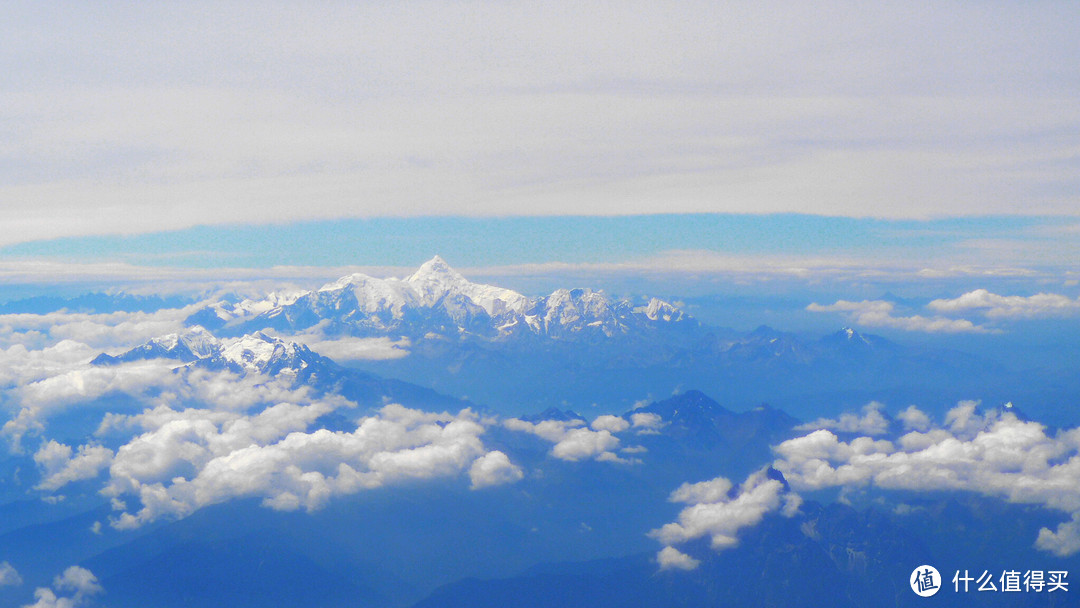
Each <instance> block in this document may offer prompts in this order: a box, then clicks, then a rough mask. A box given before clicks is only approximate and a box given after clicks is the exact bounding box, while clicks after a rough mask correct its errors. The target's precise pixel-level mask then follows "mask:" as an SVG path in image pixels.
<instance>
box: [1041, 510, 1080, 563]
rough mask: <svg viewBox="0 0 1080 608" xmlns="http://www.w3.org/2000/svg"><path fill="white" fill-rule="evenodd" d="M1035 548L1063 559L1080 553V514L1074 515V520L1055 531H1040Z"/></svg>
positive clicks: (1045, 529) (1061, 525) (1061, 524)
mask: <svg viewBox="0 0 1080 608" xmlns="http://www.w3.org/2000/svg"><path fill="white" fill-rule="evenodd" d="M1035 546H1036V547H1038V548H1039V549H1042V550H1043V551H1048V552H1050V553H1053V554H1054V555H1059V556H1061V557H1067V556H1070V555H1074V554H1075V553H1076V552H1077V551H1080V513H1073V515H1072V519H1070V520H1069V521H1067V522H1063V523H1060V524H1058V526H1057V529H1056V530H1054V531H1050V529H1048V528H1042V529H1041V530H1039V537H1038V538H1037V539H1035Z"/></svg>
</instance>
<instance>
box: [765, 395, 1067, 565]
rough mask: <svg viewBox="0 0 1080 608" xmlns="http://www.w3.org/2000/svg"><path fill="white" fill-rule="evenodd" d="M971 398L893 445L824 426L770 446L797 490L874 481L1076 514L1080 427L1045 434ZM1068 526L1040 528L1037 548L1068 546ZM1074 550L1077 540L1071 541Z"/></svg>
mask: <svg viewBox="0 0 1080 608" xmlns="http://www.w3.org/2000/svg"><path fill="white" fill-rule="evenodd" d="M975 406H976V404H975V402H970V401H969V402H961V403H960V404H958V405H957V406H956V407H955V408H953V409H952V410H950V412H949V413H948V415H947V416H946V419H945V427H934V428H930V429H928V430H926V431H925V432H923V431H918V430H913V431H910V432H909V433H907V434H905V435H903V436H902V437H900V438H899V439H898V441H897V443H896V444H894V443H892V442H889V441H883V440H876V441H875V440H874V439H872V438H871V437H859V438H857V439H854V440H852V441H851V442H843V441H840V440H839V439H838V438H837V437H836V436H835V435H833V434H832V433H831V432H830V431H827V430H819V431H815V432H813V433H810V434H809V435H806V436H803V437H798V438H795V439H791V440H788V441H785V442H783V443H781V444H780V445H779V446H777V447H776V448H775V451H776V453H777V455H778V456H779V457H780V459H779V460H777V461H776V462H774V463H773V466H774V467H776V468H777V469H779V470H780V471H782V472H783V473H784V475H785V477H786V478H787V480H788V481H789V483H790V484H791V485H792V487H793V488H795V489H797V490H815V489H821V488H832V487H858V486H865V485H871V484H872V485H875V486H877V487H880V488H886V489H904V490H914V491H920V490H928V491H930V490H963V491H969V492H977V493H980V494H984V495H989V496H1000V497H1002V498H1005V499H1007V500H1009V501H1011V502H1017V503H1025V504H1036V505H1041V506H1044V507H1047V508H1050V509H1055V510H1059V511H1064V512H1066V513H1070V514H1073V515H1076V514H1078V513H1080V453H1078V450H1080V430H1078V429H1073V430H1068V431H1060V432H1058V433H1057V434H1056V435H1055V436H1053V437H1051V436H1048V435H1047V434H1046V429H1045V428H1044V427H1043V426H1042V425H1040V424H1038V423H1035V422H1024V421H1021V420H1019V419H1018V418H1017V417H1016V416H1015V415H1013V414H1012V413H1004V414H1000V413H997V412H988V413H986V414H979V413H977V411H976V407H975ZM1074 532H1075V525H1073V524H1063V525H1062V526H1061V527H1059V529H1058V532H1057V533H1051V532H1050V531H1049V530H1043V531H1042V532H1040V536H1039V541H1038V545H1039V546H1040V547H1041V548H1049V549H1052V550H1055V551H1064V550H1066V549H1068V548H1071V547H1073V546H1074V545H1073V544H1071V543H1072V541H1070V539H1071V538H1072V537H1073V534H1074ZM1076 546H1077V547H1080V545H1076Z"/></svg>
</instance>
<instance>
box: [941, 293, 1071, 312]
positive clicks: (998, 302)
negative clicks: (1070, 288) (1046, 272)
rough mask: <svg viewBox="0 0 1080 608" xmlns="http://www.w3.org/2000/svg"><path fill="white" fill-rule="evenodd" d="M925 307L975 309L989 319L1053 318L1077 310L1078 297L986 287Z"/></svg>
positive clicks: (943, 310) (945, 309)
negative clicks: (1004, 293) (1001, 292)
mask: <svg viewBox="0 0 1080 608" xmlns="http://www.w3.org/2000/svg"><path fill="white" fill-rule="evenodd" d="M927 307H928V308H930V309H932V310H935V311H937V312H941V313H957V312H967V311H972V310H974V311H979V312H982V313H983V314H984V315H986V316H987V318H990V319H1052V318H1060V317H1070V316H1075V315H1077V314H1078V313H1080V298H1076V299H1073V298H1070V297H1068V296H1063V295H1060V294H1054V293H1038V294H1035V295H1033V296H1026V297H1025V296H1001V295H997V294H995V293H991V292H989V291H987V290H985V289H976V290H974V291H969V292H967V293H965V294H963V295H961V296H960V297H958V298H953V299H951V300H948V299H939V300H934V301H932V302H930V303H929V304H927Z"/></svg>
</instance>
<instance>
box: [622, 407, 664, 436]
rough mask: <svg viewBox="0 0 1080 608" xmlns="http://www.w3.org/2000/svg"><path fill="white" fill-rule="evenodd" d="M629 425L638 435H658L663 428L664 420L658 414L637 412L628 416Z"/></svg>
mask: <svg viewBox="0 0 1080 608" xmlns="http://www.w3.org/2000/svg"><path fill="white" fill-rule="evenodd" d="M630 423H631V424H632V425H633V428H635V429H637V432H638V434H644V435H648V434H651V433H658V432H659V431H660V429H661V428H663V426H664V419H663V418H661V417H660V414H653V413H650V412H637V413H634V414H630Z"/></svg>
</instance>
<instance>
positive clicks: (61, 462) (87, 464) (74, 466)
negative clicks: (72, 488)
mask: <svg viewBox="0 0 1080 608" xmlns="http://www.w3.org/2000/svg"><path fill="white" fill-rule="evenodd" d="M112 460H113V453H112V450H110V449H108V448H105V447H101V446H94V445H81V446H79V450H78V453H76V454H75V455H74V456H72V451H71V447H70V446H67V445H64V444H62V443H58V442H56V441H53V440H50V441H48V442H46V443H45V444H43V445H42V446H41V448H40V449H38V451H37V452H36V453H35V454H34V462H36V463H37V464H38V466H39V467H41V469H42V480H41V483H39V484H38V485H37V486H35V487H36V488H37V489H39V490H57V489H59V488H61V487H63V486H65V485H67V484H69V483H71V482H73V481H79V480H82V479H93V478H94V477H97V476H98V474H99V473H101V471H102V469H105V468H106V467H108V466H109V465H110V464H111V463H112Z"/></svg>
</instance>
